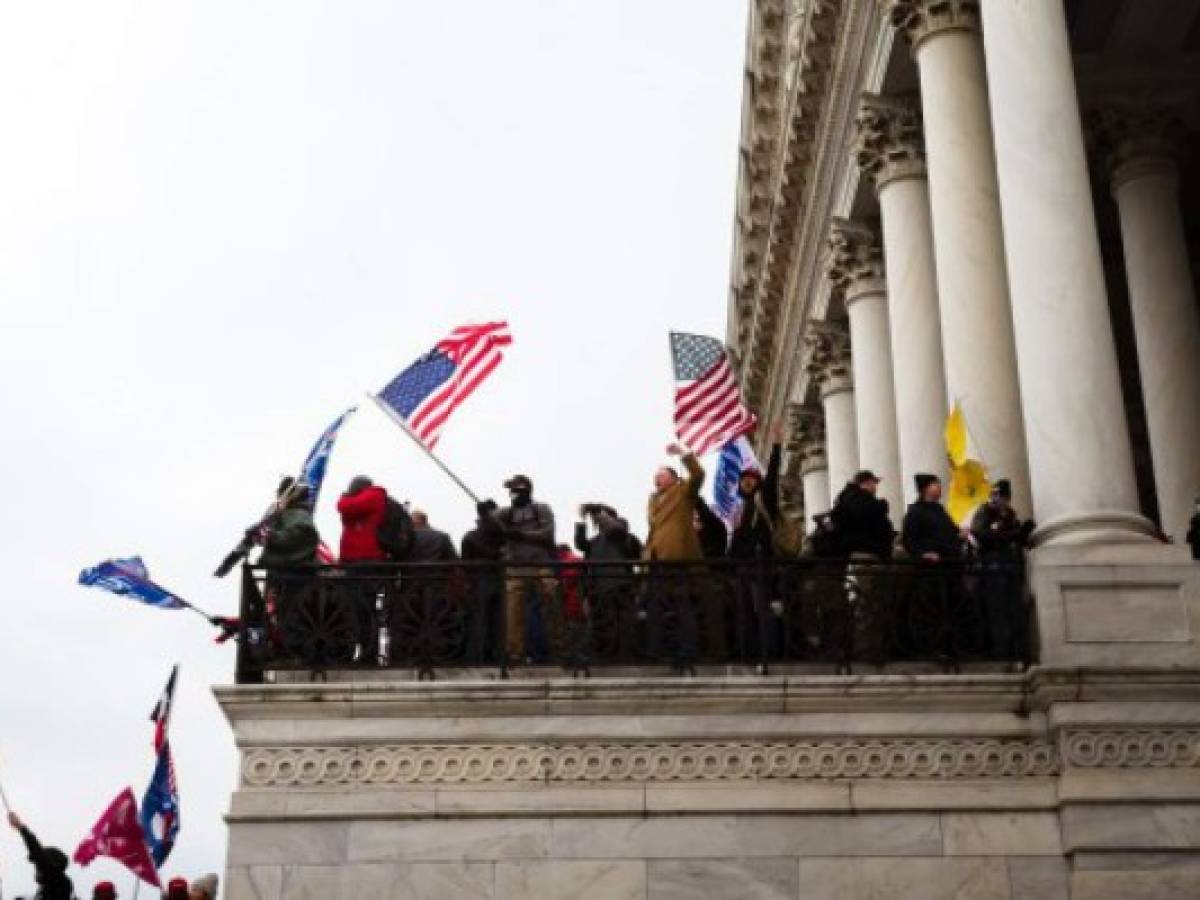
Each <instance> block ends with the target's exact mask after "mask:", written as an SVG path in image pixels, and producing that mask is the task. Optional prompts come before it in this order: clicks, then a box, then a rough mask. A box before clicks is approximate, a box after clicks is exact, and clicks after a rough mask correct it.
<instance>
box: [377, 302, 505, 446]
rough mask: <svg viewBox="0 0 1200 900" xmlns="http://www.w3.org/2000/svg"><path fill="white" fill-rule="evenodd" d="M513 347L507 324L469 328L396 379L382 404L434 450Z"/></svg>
mask: <svg viewBox="0 0 1200 900" xmlns="http://www.w3.org/2000/svg"><path fill="white" fill-rule="evenodd" d="M511 343H512V335H511V334H510V333H509V331H508V323H507V322H488V323H487V324H484V325H463V326H461V327H459V328H455V329H454V331H452V332H451V333H450V336H449V337H447V338H446V339H444V340H441V341H438V342H437V344H436V345H435V346H434V348H433V349H432V350H430V351H429V352H428V353H426V354H425V355H424V356H422V357H421V358H420V359H418V360H417V361H416V362H415V363H413V364H412V365H411V366H409V367H408V368H407V369H405V370H404V371H403V372H401V373H400V374H399V375H397V376H396V377H395V378H394V379H392V381H391V383H389V384H388V386H387V387H385V388H384V389H383V390H382V391H380V392H379V395H378V397H377V398H376V399H378V400H379V401H380V402H382V403H383V404H385V405H386V406H387V407H389V408H390V409H391V410H392V411H393V412H394V413H396V414H397V415H398V416H399V417H400V418H401V419H403V420H404V422H405V424H406V425H407V426H408V427H409V429H410V430H411V431H412V433H413V434H415V435H416V436H417V437H418V438H419V439H420V440H421V442H422V443H424V444H425V446H426V447H428V448H429V449H431V450H432V449H433V448H434V447H435V446H437V442H438V438H439V437H441V434H442V428H444V427H445V425H446V420H447V419H449V418H450V414H451V413H452V412H454V410H456V409H457V408H458V407H459V405H460V404H461V403H462V402H463V401H464V400H466V399H467V398H468V397H469V396H471V393H472V392H473V391H474V390H475V388H477V387H479V385H480V383H481V382H482V381H483V380H484V379H485V378H487V377H488V376H489V375H490V374H492V372H493V371H495V369H496V366H498V365H500V361H501V360H502V359H504V353H503V348H504V347H507V346H508V345H509V344H511Z"/></svg>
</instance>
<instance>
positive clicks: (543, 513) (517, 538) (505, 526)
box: [483, 501, 558, 563]
mask: <svg viewBox="0 0 1200 900" xmlns="http://www.w3.org/2000/svg"><path fill="white" fill-rule="evenodd" d="M483 522H484V527H486V528H488V529H489V530H490V531H492V532H494V533H498V534H500V535H501V536H502V538H503V541H504V543H503V550H502V558H503V559H505V560H507V561H508V562H519V563H548V562H552V561H553V560H554V558H555V556H556V555H557V553H558V549H557V547H556V546H555V544H554V513H553V512H552V511H551V509H550V507H549V506H547V505H546V504H545V503H536V502H534V501H530V502H529V503H526V504H524V505H522V506H515V505H514V506H506V507H504V508H503V509H502V510H500V511H499V512H497V513H494V514H492V515H490V516H488V517H487V519H485V520H483Z"/></svg>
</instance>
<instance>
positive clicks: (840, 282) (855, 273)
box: [825, 218, 887, 304]
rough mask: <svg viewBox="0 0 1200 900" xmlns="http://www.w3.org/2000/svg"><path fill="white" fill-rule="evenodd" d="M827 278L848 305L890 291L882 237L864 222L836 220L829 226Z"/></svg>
mask: <svg viewBox="0 0 1200 900" xmlns="http://www.w3.org/2000/svg"><path fill="white" fill-rule="evenodd" d="M825 274H826V277H828V278H829V283H830V285H831V286H832V288H833V292H834V294H835V295H840V296H841V298H842V299H843V301H844V302H845V303H847V304H850V303H852V302H854V300H855V299H857V298H858V297H861V296H864V295H866V294H881V293H883V292H884V291H886V290H887V286H886V285H887V282H886V280H885V277H884V269H883V250H882V249H881V247H880V246H879V236H878V235H877V234H876V233H875V230H874V229H873V228H871V227H870V226H869V225H867V224H866V223H864V222H859V221H853V220H850V219H841V218H834V219H832V220H831V221H830V223H829V256H828V259H827V263H826V267H825Z"/></svg>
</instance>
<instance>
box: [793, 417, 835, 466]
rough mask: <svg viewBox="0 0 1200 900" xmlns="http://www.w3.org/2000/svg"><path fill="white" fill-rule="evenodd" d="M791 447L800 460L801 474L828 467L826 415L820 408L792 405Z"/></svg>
mask: <svg viewBox="0 0 1200 900" xmlns="http://www.w3.org/2000/svg"><path fill="white" fill-rule="evenodd" d="M788 418H789V423H788V424H789V425H790V426H791V435H790V438H791V441H790V443H791V447H792V449H793V452H794V453H795V454H796V456H797V457H798V458H799V463H800V466H799V468H800V474H801V475H806V474H808V473H809V472H813V471H816V470H818V469H824V468H827V467H828V462H827V460H826V457H825V413H824V412H823V411H822V410H821V409H820V407H815V406H803V405H801V404H798V403H796V404H792V405H791V406H790V407H789V408H788Z"/></svg>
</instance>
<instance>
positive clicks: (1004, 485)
mask: <svg viewBox="0 0 1200 900" xmlns="http://www.w3.org/2000/svg"><path fill="white" fill-rule="evenodd" d="M992 493H993V494H995V495H997V496H998V497H1003V498H1004V499H1005V500H1011V499H1012V482H1011V481H1009V480H1008V479H1007V478H1001V479H999V480H998V481H997V482H996V483H995V484H993V485H992Z"/></svg>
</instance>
